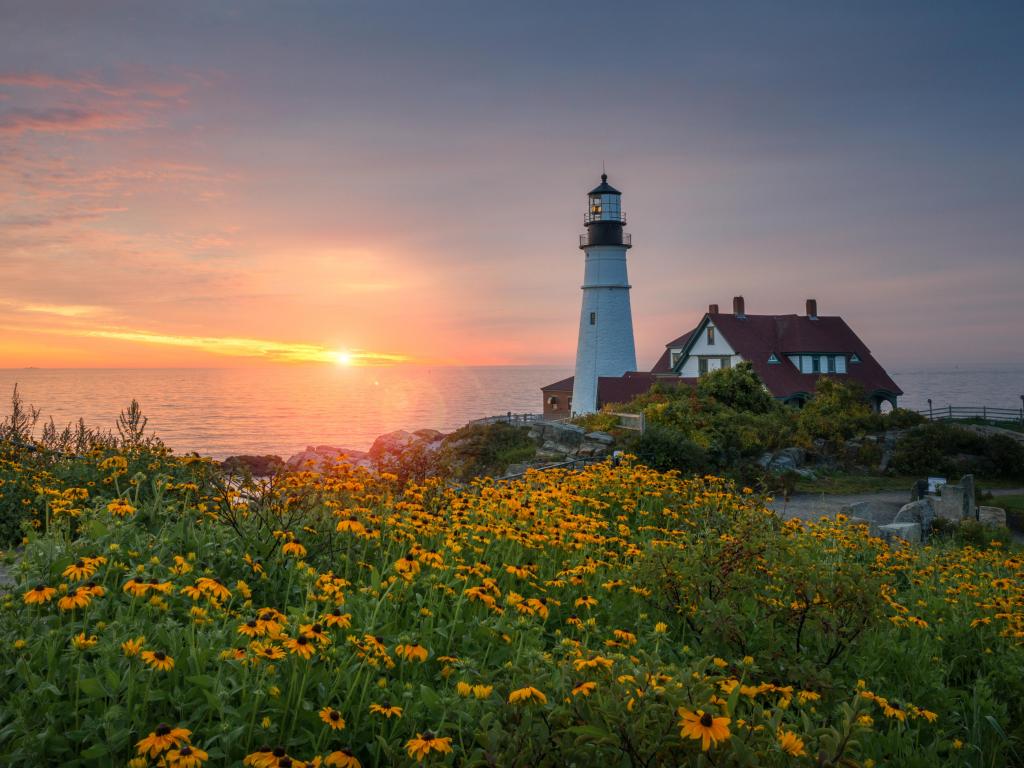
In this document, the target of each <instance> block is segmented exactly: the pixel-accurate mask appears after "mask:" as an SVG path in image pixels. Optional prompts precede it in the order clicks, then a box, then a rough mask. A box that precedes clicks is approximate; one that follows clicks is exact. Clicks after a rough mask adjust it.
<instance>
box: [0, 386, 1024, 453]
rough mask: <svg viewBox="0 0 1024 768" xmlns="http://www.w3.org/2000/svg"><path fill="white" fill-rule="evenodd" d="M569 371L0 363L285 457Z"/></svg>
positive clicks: (94, 402)
mask: <svg viewBox="0 0 1024 768" xmlns="http://www.w3.org/2000/svg"><path fill="white" fill-rule="evenodd" d="M571 373H572V371H571V370H569V369H568V368H563V367H547V366H495V367H464V368H456V367H436V368H429V367H416V366H394V367H381V368H334V367H327V366H301V367H289V366H277V367H268V368H242V369H218V368H208V369H195V368H189V369H148V370H143V369H137V370H131V369H121V370H109V369H103V370H99V369H97V370H80V369H75V370H71V369H68V370H58V369H0V398H3V399H4V400H6V398H7V397H8V396H9V394H10V392H11V390H12V389H13V387H14V385H15V383H17V384H18V386H19V390H20V392H21V393H22V396H23V398H24V400H25V401H26V402H28V403H31V404H33V405H35V406H36V407H37V408H39V409H41V410H42V412H43V417H44V418H50V417H53V419H54V421H56V422H57V423H58V424H59V425H63V424H65V423H67V422H70V421H74V420H77V419H78V417H79V416H81V417H83V418H84V419H85V420H86V423H87V424H89V425H91V426H95V427H101V428H113V426H114V422H115V420H116V419H117V415H118V413H119V412H120V411H121V410H122V409H123V408H124V407H125V406H127V405H128V403H129V402H130V401H131V399H132V398H133V397H134V398H136V399H138V400H139V402H140V403H141V404H142V409H143V412H144V413H145V414H146V415H147V416H148V417H149V426H150V429H151V430H152V431H154V432H155V433H156V434H158V435H159V436H160V437H161V438H163V440H164V441H165V442H166V443H167V444H168V445H170V446H171V447H172V448H174V449H175V450H176V451H179V452H184V451H198V452H199V453H201V454H203V455H208V456H213V457H215V458H223V457H225V456H228V455H231V454H238V453H251V454H265V453H274V454H278V455H281V456H284V457H287V456H289V455H291V454H293V453H295V452H297V451H300V450H302V449H303V448H304V447H305V446H307V445H335V446H340V447H346V448H355V449H359V450H365V449H366V448H368V447H369V446H370V444H371V443H372V442H373V440H374V439H375V438H376V437H377V436H378V435H381V434H383V433H385V432H390V431H392V430H395V429H409V430H413V429H420V428H424V427H431V428H435V429H440V430H442V431H447V430H452V429H455V428H456V427H459V426H461V425H463V424H465V423H466V422H467V421H470V420H472V419H476V418H480V417H483V416H491V415H495V414H498V413H505V412H506V411H513V412H517V413H524V412H536V411H539V410H540V407H541V395H540V387H542V386H543V385H545V384H549V383H551V382H553V381H557V380H558V379H561V378H563V377H565V376H568V375H571ZM892 376H893V378H894V379H895V380H896V382H897V383H898V384H899V385H900V387H902V388H903V390H904V391H905V392H906V395H905V396H904V398H903V399H902V400H901V403H900V404H901V405H904V406H906V407H908V408H925V407H927V399H928V398H929V397H931V398H932V400H933V403H934V405H935V407H941V406H944V405H946V404H948V403H952V404H954V405H987V406H995V407H1008V408H1009V407H1012V408H1016V407H1019V405H1020V395H1021V394H1024V367H1022V368H1014V369H1009V368H1003V369H994V370H989V371H958V370H953V371H906V372H894V373H893V374H892ZM4 410H5V409H4V404H3V403H2V402H0V413H3V412H4Z"/></svg>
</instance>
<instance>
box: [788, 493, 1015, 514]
mask: <svg viewBox="0 0 1024 768" xmlns="http://www.w3.org/2000/svg"><path fill="white" fill-rule="evenodd" d="M1018 494H1024V488H1006V489H1000V490H993V491H992V495H993V496H996V497H999V496H1013V495H1018ZM858 501H885V502H889V503H895V504H906V503H907V502H908V501H910V497H909V495H908V494H907V492H906V491H879V492H876V493H836V494H828V493H797V494H794V495H793V496H791V497H790V498H789V501H786V500H784V499H781V498H779V499H776V500H775V501H773V502H772V503H771V505H770V506H771V508H772V509H773V510H775V512H776V514H778V515H779V517H782V518H790V517H798V518H800V519H801V520H816V519H817V518H819V517H821V516H822V515H829V516H832V515H834V514H836V513H837V512H838V511H839V510H840V509H842V508H843V507H844V506H846V505H847V504H856V503H857V502H858Z"/></svg>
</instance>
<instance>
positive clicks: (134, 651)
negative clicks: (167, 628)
mask: <svg viewBox="0 0 1024 768" xmlns="http://www.w3.org/2000/svg"><path fill="white" fill-rule="evenodd" d="M145 642H146V638H145V637H144V636H142V635H140V636H139V637H136V638H132V639H128V640H125V641H124V642H123V643H121V653H123V654H124V655H125V656H129V657H131V656H138V655H139V652H140V651H141V650H142V645H143V643H145Z"/></svg>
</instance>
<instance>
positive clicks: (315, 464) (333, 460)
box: [285, 445, 370, 472]
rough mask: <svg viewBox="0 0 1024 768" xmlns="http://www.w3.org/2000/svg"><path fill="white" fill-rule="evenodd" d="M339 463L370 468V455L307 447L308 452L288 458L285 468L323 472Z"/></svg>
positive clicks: (348, 449)
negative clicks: (343, 462)
mask: <svg viewBox="0 0 1024 768" xmlns="http://www.w3.org/2000/svg"><path fill="white" fill-rule="evenodd" d="M338 461H345V462H347V463H349V464H353V465H355V466H357V467H368V466H370V454H368V453H367V452H366V451H357V450H355V449H353V448H336V447H334V446H331V445H318V446H316V447H315V448H314V447H313V446H311V445H310V446H306V450H304V451H300V452H299V453H296V454H294V455H293V456H290V457H289V458H288V461H286V462H285V466H286V467H288V469H291V470H307V469H309V470H312V471H314V472H323V471H325V470H326V469H329V468H330V467H332V466H333V465H335V464H337V463H338Z"/></svg>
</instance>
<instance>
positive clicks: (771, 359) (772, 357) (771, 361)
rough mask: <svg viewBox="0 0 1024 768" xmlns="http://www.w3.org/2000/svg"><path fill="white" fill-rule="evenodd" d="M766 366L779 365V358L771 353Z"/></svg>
mask: <svg viewBox="0 0 1024 768" xmlns="http://www.w3.org/2000/svg"><path fill="white" fill-rule="evenodd" d="M768 364H769V365H778V364H779V358H778V357H776V356H775V353H774V352H772V353H771V354H770V355H768Z"/></svg>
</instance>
